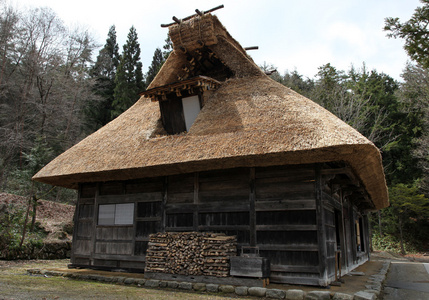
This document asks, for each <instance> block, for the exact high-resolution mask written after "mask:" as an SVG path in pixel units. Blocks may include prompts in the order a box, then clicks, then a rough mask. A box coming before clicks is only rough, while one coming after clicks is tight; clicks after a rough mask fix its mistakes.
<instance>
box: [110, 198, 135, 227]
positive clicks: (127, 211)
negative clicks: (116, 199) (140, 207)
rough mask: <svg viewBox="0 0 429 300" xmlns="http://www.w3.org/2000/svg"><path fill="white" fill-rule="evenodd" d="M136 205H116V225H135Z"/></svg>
mask: <svg viewBox="0 0 429 300" xmlns="http://www.w3.org/2000/svg"><path fill="white" fill-rule="evenodd" d="M133 217H134V203H124V204H116V212H115V225H130V224H133Z"/></svg>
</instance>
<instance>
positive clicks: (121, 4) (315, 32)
mask: <svg viewBox="0 0 429 300" xmlns="http://www.w3.org/2000/svg"><path fill="white" fill-rule="evenodd" d="M11 3H14V4H15V6H17V7H18V8H25V7H30V6H33V7H41V6H47V7H50V8H52V9H53V10H54V11H55V12H56V13H57V14H58V16H59V17H60V18H61V19H62V20H63V21H64V22H65V23H66V25H80V26H84V27H86V28H88V29H89V31H90V32H91V33H92V34H93V36H94V37H95V38H96V40H97V42H98V43H99V44H100V45H104V43H105V40H106V37H107V32H108V30H109V28H110V26H111V25H115V26H116V31H117V38H118V44H119V46H120V51H122V45H123V44H124V43H125V41H126V36H127V34H128V31H129V29H130V27H131V26H132V25H134V27H135V28H136V30H137V34H138V37H139V42H140V48H141V50H142V54H141V60H142V63H143V69H144V71H145V72H146V71H147V68H148V66H149V65H150V63H151V61H152V57H153V52H154V51H155V49H156V48H157V47H160V48H162V46H163V45H164V40H165V38H166V37H167V32H168V29H166V28H161V27H160V24H164V23H170V22H172V20H171V18H172V16H176V17H178V18H184V17H186V16H189V15H192V14H194V13H195V9H196V8H198V9H199V10H209V9H210V8H213V7H216V6H218V5H220V4H224V5H225V8H223V9H221V10H218V11H216V12H215V13H214V14H216V15H217V16H218V17H219V19H220V21H221V22H222V23H223V25H224V26H225V27H226V28H227V30H228V31H229V33H230V34H231V35H232V36H233V37H234V38H235V39H236V40H237V41H238V42H239V43H240V44H241V45H242V46H243V47H249V46H259V50H253V51H251V52H250V51H249V54H250V55H251V56H252V57H253V59H254V60H255V62H256V63H257V64H258V65H262V64H264V62H266V63H267V64H272V65H274V66H275V67H277V69H278V71H279V72H280V73H281V74H283V73H284V72H285V71H286V70H289V71H293V70H295V69H296V70H297V71H298V72H299V73H300V74H303V75H304V76H305V77H310V78H313V77H314V75H315V74H316V73H317V70H318V67H320V66H322V65H324V64H326V63H331V64H332V65H333V66H335V67H336V68H337V69H339V70H348V69H349V68H350V66H352V65H353V66H354V67H356V68H360V67H361V66H362V64H363V63H365V64H366V67H367V68H368V69H376V70H377V71H378V72H384V73H386V74H388V75H390V76H392V77H393V78H395V79H397V80H401V78H400V74H401V73H402V70H403V69H404V66H405V63H406V62H407V59H408V58H407V55H406V54H405V51H404V50H403V41H402V40H394V39H388V38H387V37H386V33H385V32H384V31H383V26H384V19H385V18H386V17H399V18H400V19H401V21H403V22H404V21H406V20H408V19H409V18H410V17H411V15H412V14H413V12H414V9H415V8H416V7H417V6H421V5H422V4H421V3H420V2H419V0H300V1H296V0H293V1H292V0H272V1H270V0H265V1H262V0H234V1H232V0H229V1H228V0H215V1H212V0H197V1H196V0H189V1H183V0H182V1H179V0H150V1H147V0H119V1H109V0H103V1H100V0H73V1H65V0H12V2H11ZM97 53H98V51H97ZM97 53H96V54H97Z"/></svg>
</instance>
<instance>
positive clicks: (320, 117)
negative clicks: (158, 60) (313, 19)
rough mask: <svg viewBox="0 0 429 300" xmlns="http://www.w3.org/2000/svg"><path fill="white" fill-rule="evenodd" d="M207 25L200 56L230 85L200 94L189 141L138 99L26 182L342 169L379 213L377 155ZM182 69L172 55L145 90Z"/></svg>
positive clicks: (383, 192)
mask: <svg viewBox="0 0 429 300" xmlns="http://www.w3.org/2000/svg"><path fill="white" fill-rule="evenodd" d="M206 16H207V15H206ZM209 17H210V18H211V20H212V21H213V23H214V24H215V25H214V26H215V30H213V32H217V35H216V40H217V41H216V43H214V44H211V45H207V44H205V47H209V48H210V49H211V50H212V51H213V52H214V53H215V54H216V55H217V56H218V57H219V58H220V59H221V60H222V62H223V63H224V64H225V65H226V66H227V67H228V68H229V69H230V70H231V71H232V72H233V73H234V76H233V77H232V78H230V79H228V80H226V81H224V82H222V83H221V85H220V87H219V88H218V89H217V90H215V91H207V92H206V93H205V95H204V106H203V108H202V110H201V112H200V113H199V115H198V117H197V119H196V120H195V122H194V124H193V125H192V127H191V128H190V130H189V132H188V133H183V134H177V135H166V134H165V132H164V131H163V128H162V124H161V121H160V110H159V105H158V103H157V102H153V101H151V100H150V99H149V98H146V97H144V96H142V97H141V98H140V100H139V101H137V103H136V104H135V105H134V106H132V107H131V108H130V109H128V110H127V111H126V112H124V113H123V114H122V115H120V116H119V117H118V118H116V119H115V120H113V121H112V122H110V123H109V124H107V125H106V126H104V127H103V128H101V129H100V130H98V131H97V132H95V133H93V134H91V135H90V136H88V137H87V138H85V139H84V140H82V141H81V142H80V143H78V144H77V145H75V146H73V147H72V148H70V149H69V150H67V151H66V152H64V153H63V154H61V155H60V156H58V157H57V158H55V159H54V160H53V161H52V162H50V163H49V164H48V165H47V166H45V167H44V168H43V169H42V170H40V171H39V172H38V173H37V174H36V175H35V176H34V177H33V179H34V180H36V181H40V182H45V183H48V184H52V185H58V186H64V187H68V188H76V187H77V184H78V183H80V182H96V181H110V180H126V179H134V178H142V177H152V176H163V175H170V174H180V173H188V172H196V171H203V170H214V169H221V168H234V167H245V166H247V167H248V166H270V165H284V164H307V163H319V162H335V161H342V162H345V163H346V164H348V165H349V166H350V167H351V168H352V170H353V172H354V173H355V174H356V176H357V177H358V179H359V180H360V181H361V183H362V184H363V185H364V187H365V189H366V191H367V192H368V194H369V196H370V198H371V200H372V202H373V203H374V205H375V207H376V208H383V207H385V206H387V204H388V196H387V188H386V183H385V179H384V173H383V167H382V164H381V156H380V152H379V151H378V149H377V148H376V147H375V146H374V145H373V144H372V143H371V142H370V141H369V140H367V139H366V138H365V137H364V136H362V135H361V134H360V133H358V132H357V131H356V130H355V129H353V128H352V127H350V126H349V125H347V124H346V123H344V122H343V121H341V120H340V119H338V118H337V117H336V116H334V115H333V114H331V113H330V112H328V111H327V110H325V109H324V108H322V107H320V106H319V105H317V104H316V103H314V102H313V101H311V100H309V99H307V98H305V97H303V96H301V95H299V94H297V93H296V92H294V91H292V90H290V89H288V88H286V87H284V86H283V85H281V84H279V83H277V82H275V81H273V80H272V79H270V78H269V77H268V76H266V75H265V74H263V73H262V72H261V71H260V70H259V68H258V67H257V66H256V65H255V64H254V63H253V61H252V60H251V59H249V58H248V56H247V54H246V53H245V50H243V48H241V46H239V45H238V43H237V42H235V41H234V40H233V39H232V38H231V37H230V36H229V34H227V32H226V30H225V29H224V28H223V27H221V25H220V23H219V21H217V18H215V17H212V16H211V15H210V16H209ZM207 18H208V17H207ZM194 24H195V21H194ZM188 25H189V24H188ZM183 26H185V25H183ZM176 27H179V26H176ZM174 30H177V28H172V29H170V35H171V37H172V40H173V42H174V43H175V45H177V41H175V39H174V38H175V35H174ZM219 32H220V33H219ZM183 40H184V38H183V37H182V42H183ZM211 40H214V39H211ZM183 45H184V47H189V45H188V46H187V45H186V44H185V43H183ZM179 46H181V45H179ZM179 46H177V47H179ZM175 48H176V47H175ZM188 51H189V50H188ZM184 61H186V56H185V54H184V53H183V50H180V49H176V50H174V52H172V54H171V55H170V57H169V58H168V60H167V62H166V63H165V64H164V66H163V67H162V69H161V71H160V73H159V74H158V75H157V76H156V78H155V79H154V81H153V82H152V84H151V86H150V88H156V87H162V86H165V85H166V84H169V83H173V82H176V81H177V76H178V74H179V73H180V72H181V71H180V70H181V65H182V63H183V62H184Z"/></svg>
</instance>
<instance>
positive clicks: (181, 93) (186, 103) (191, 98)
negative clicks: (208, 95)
mask: <svg viewBox="0 0 429 300" xmlns="http://www.w3.org/2000/svg"><path fill="white" fill-rule="evenodd" d="M219 85H220V82H218V81H217V80H215V79H212V78H209V77H205V76H197V77H194V78H190V79H186V80H182V81H179V82H175V83H172V84H169V85H165V86H161V87H157V88H153V89H150V90H147V91H145V92H143V93H142V94H141V95H143V96H146V97H149V98H151V100H152V101H158V102H159V108H160V111H161V121H162V125H163V127H164V129H165V131H166V132H167V133H168V134H178V133H182V132H185V131H189V129H190V128H191V126H192V124H193V123H194V121H195V120H196V118H197V117H198V114H199V112H200V110H201V108H202V106H203V103H202V95H203V93H204V92H205V91H207V90H213V89H216V88H217V87H218V86H219Z"/></svg>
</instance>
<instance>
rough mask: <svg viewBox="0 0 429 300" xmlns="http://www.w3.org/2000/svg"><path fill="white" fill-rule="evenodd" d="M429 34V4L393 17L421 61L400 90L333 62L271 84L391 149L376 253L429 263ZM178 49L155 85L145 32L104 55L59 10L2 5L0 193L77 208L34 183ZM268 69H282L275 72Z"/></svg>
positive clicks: (6, 232)
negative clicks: (146, 59) (413, 256)
mask: <svg viewBox="0 0 429 300" xmlns="http://www.w3.org/2000/svg"><path fill="white" fill-rule="evenodd" d="M428 23H429V0H422V6H421V7H418V8H416V10H415V13H414V15H413V16H412V18H411V19H410V20H408V21H405V22H401V20H399V19H397V18H394V17H393V18H392V17H388V16H386V20H385V32H386V35H387V37H390V38H400V39H403V40H404V42H405V47H404V49H405V51H406V52H407V54H408V55H409V58H410V60H411V61H410V62H409V63H407V64H406V66H404V71H403V73H402V75H401V77H402V81H401V82H399V81H397V80H394V79H393V78H392V77H391V76H389V75H388V74H385V73H383V72H378V71H377V70H374V69H369V68H368V67H367V66H366V65H365V64H363V65H362V66H361V67H359V68H355V67H350V68H349V69H348V70H338V69H337V68H335V66H333V65H331V64H330V63H327V64H325V65H322V66H320V67H319V69H318V70H319V71H318V73H317V74H316V76H315V77H314V78H311V79H310V78H304V77H303V76H302V75H301V74H300V73H299V72H298V71H297V70H295V71H292V72H289V71H287V72H285V73H284V74H279V73H277V72H274V73H272V74H271V75H270V76H271V77H272V79H274V80H276V81H278V82H280V83H281V84H283V85H285V86H287V87H289V88H291V89H293V90H295V91H297V92H298V93H300V94H302V95H304V96H306V97H308V98H310V99H312V100H313V101H315V102H317V103H318V104H320V105H321V106H323V107H325V108H326V109H328V110H329V111H331V112H332V113H334V114H335V115H337V116H338V117H339V118H341V119H342V120H343V121H345V122H347V123H348V124H349V125H351V126H353V127H354V128H355V129H357V130H358V131H359V132H361V133H362V134H363V135H365V136H366V137H367V138H368V139H370V140H371V141H372V142H373V143H374V144H375V145H376V146H377V147H378V148H379V149H380V150H381V152H382V156H383V164H384V170H385V174H386V181H387V184H388V187H389V197H390V203H391V205H390V207H388V208H386V209H384V210H382V211H380V212H378V213H372V214H371V220H372V222H371V224H372V234H373V247H374V248H376V249H383V250H392V251H397V252H402V253H405V252H407V251H412V252H415V251H425V252H429V200H428V197H429V150H428V146H429V30H428V29H427V28H426V27H427V25H428ZM387 37H386V38H387ZM171 50H172V45H171V42H170V40H169V38H168V37H166V40H165V45H163V47H162V48H156V49H155V50H154V54H153V60H152V63H151V65H150V66H149V68H148V72H147V73H146V74H144V73H143V71H142V67H143V66H142V63H141V61H140V45H139V43H138V35H137V32H136V29H135V28H134V27H131V28H130V30H129V33H128V36H127V40H126V42H125V44H124V45H123V47H122V49H120V47H119V45H118V43H117V37H116V29H115V26H114V25H112V26H111V27H110V29H109V30H108V35H107V39H106V42H105V44H104V46H102V47H101V49H100V47H99V46H98V45H97V41H95V40H94V38H93V37H92V36H91V35H90V34H89V33H88V31H85V30H82V29H79V28H78V27H76V28H68V27H66V26H65V25H64V23H63V22H62V21H61V20H60V19H59V18H58V16H57V15H56V14H55V13H54V12H53V11H52V10H51V9H49V8H32V9H28V10H27V9H26V10H19V11H18V10H17V9H15V8H13V7H11V6H8V5H7V4H3V5H2V7H1V11H0V191H2V192H7V193H11V194H17V195H21V196H25V197H28V199H29V205H31V206H33V207H34V209H35V208H36V207H37V201H38V200H39V199H46V200H52V201H57V202H66V203H75V201H76V199H77V196H76V193H75V191H71V190H67V189H62V188H58V187H51V186H47V185H43V184H38V183H34V182H32V181H31V177H32V176H33V175H34V174H35V173H36V172H37V171H38V170H39V169H41V168H42V167H43V166H44V165H46V164H47V163H48V162H49V161H50V160H52V159H53V158H54V157H56V156H57V155H59V154H61V153H62V152H64V151H65V150H67V149H68V148H70V147H71V146H73V145H74V144H76V143H78V142H79V141H80V140H82V139H83V138H85V137H86V136H87V135H89V134H91V133H93V132H94V131H96V130H97V129H99V128H101V127H102V126H104V125H105V124H107V123H108V122H110V121H111V120H113V119H114V118H115V117H117V116H118V115H120V114H121V113H122V112H124V111H125V110H126V109H128V108H129V107H130V106H131V105H133V104H134V103H135V102H136V101H137V100H138V98H139V96H138V94H139V93H140V92H142V91H144V90H145V89H146V87H147V86H148V85H149V83H150V82H151V81H152V80H153V78H154V77H155V75H156V74H157V72H158V71H159V69H160V68H161V66H162V64H163V63H164V61H165V60H166V58H167V57H168V55H169V53H170V52H171ZM97 51H98V55H97ZM261 68H262V69H263V70H265V71H269V70H272V69H275V66H274V65H270V64H267V63H265V64H264V65H262V66H261ZM6 217H7V218H8V219H7V220H6V219H5V218H6ZM0 218H2V220H0V221H1V223H0V236H1V237H2V238H0V247H1V246H2V245H4V246H7V247H19V246H22V243H23V241H24V238H23V237H24V236H25V232H26V226H27V219H28V215H26V214H25V213H23V212H21V213H20V214H18V215H17V216H14V218H11V216H10V215H9V216H5V215H2V216H0ZM22 227H24V230H23V229H22ZM6 237H7V238H6ZM29 242H31V240H30V241H29Z"/></svg>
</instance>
